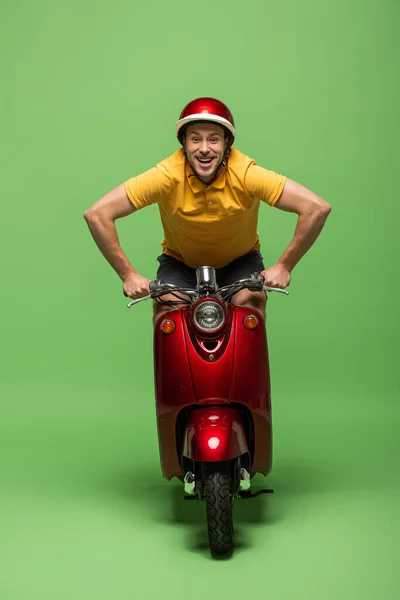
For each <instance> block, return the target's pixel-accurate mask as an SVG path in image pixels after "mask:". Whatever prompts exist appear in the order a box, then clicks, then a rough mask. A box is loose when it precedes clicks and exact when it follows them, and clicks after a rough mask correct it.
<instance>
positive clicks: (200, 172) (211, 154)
mask: <svg viewBox="0 0 400 600" xmlns="http://www.w3.org/2000/svg"><path fill="white" fill-rule="evenodd" d="M227 143H228V140H227V139H225V132H224V129H223V127H220V126H219V125H215V124H214V123H191V124H190V125H188V126H187V128H186V132H185V142H184V148H185V150H186V156H187V159H188V161H189V163H190V166H191V167H192V169H193V171H194V172H195V173H196V175H197V177H198V178H199V179H200V180H201V181H202V182H203V183H211V181H213V179H214V177H215V173H216V171H217V168H218V166H219V164H220V163H221V161H222V158H223V156H224V152H225V148H226V145H227Z"/></svg>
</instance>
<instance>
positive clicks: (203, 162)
mask: <svg viewBox="0 0 400 600" xmlns="http://www.w3.org/2000/svg"><path fill="white" fill-rule="evenodd" d="M176 133H177V137H178V140H179V142H180V143H181V145H182V148H181V149H180V150H177V151H176V152H175V153H174V154H172V156H170V157H169V158H167V159H165V160H164V161H162V162H160V163H159V164H158V165H157V166H156V167H154V168H153V169H150V170H149V171H146V172H145V173H142V174H141V175H138V176H137V177H133V178H132V179H129V180H128V181H126V182H125V183H124V184H121V185H119V186H118V187H116V188H115V189H114V190H112V191H111V192H109V193H108V194H106V195H105V196H104V197H103V198H101V199H100V200H99V201H98V202H96V203H95V204H94V205H93V206H92V207H91V208H89V209H88V210H87V211H86V212H85V215H84V217H85V219H86V222H87V224H88V226H89V229H90V231H91V233H92V236H93V238H94V240H95V242H96V244H97V246H98V247H99V249H100V250H101V252H102V253H103V255H104V256H105V258H106V259H107V260H108V262H109V263H110V264H111V266H112V267H113V268H114V269H115V271H116V272H117V273H118V275H119V277H120V278H121V280H122V281H123V290H124V292H125V294H126V295H127V296H129V297H130V298H140V297H142V296H145V295H148V294H149V283H150V280H149V279H146V278H145V277H143V276H141V275H140V274H139V273H138V272H137V271H136V270H135V269H134V267H133V266H132V265H131V264H130V262H129V260H128V258H127V257H126V255H125V254H124V252H123V251H122V249H121V247H120V245H119V242H118V236H117V232H116V228H115V220H116V219H118V218H121V217H126V216H127V215H129V214H131V213H133V212H135V211H136V210H140V209H141V208H144V207H145V206H148V205H150V204H153V203H157V204H158V207H159V211H160V216H161V220H162V224H163V227H164V236H165V237H164V240H163V242H162V247H163V253H162V255H161V256H159V257H158V261H159V263H160V266H159V268H158V272H157V278H158V279H163V280H164V281H166V282H168V283H175V284H178V285H182V286H186V287H192V288H193V287H195V282H196V277H195V272H196V271H195V270H196V268H197V267H199V266H203V265H208V266H213V267H215V268H216V269H217V281H218V284H219V285H220V286H222V285H228V284H229V283H233V282H234V281H236V280H237V279H242V278H245V277H248V276H249V275H250V274H251V273H254V272H255V271H258V272H261V273H262V275H263V277H264V281H265V284H266V285H268V286H271V287H279V288H285V287H287V286H288V285H289V283H290V280H291V272H292V270H293V268H294V267H295V265H296V264H297V263H298V262H299V260H300V259H301V258H302V257H303V256H304V254H305V253H306V252H307V250H308V249H309V248H310V247H311V245H312V244H313V243H314V242H315V240H316V239H317V237H318V235H319V233H320V232H321V229H322V227H323V226H324V223H325V221H326V218H327V216H328V214H329V212H330V210H331V208H330V206H329V204H327V203H326V202H325V201H324V200H323V199H322V198H320V197H319V196H317V195H316V194H314V193H313V192H312V191H310V190H308V189H306V188H305V187H303V186H301V185H300V184H298V183H296V182H294V181H291V180H290V179H288V178H286V177H284V176H282V175H278V174H277V173H275V172H273V171H268V170H267V169H264V168H262V167H259V166H257V165H256V163H255V161H254V160H252V159H250V158H249V157H247V156H245V155H244V154H242V153H241V152H240V151H239V150H237V149H236V148H232V144H233V142H234V139H235V124H234V120H233V116H232V114H231V112H230V110H229V109H228V107H227V106H226V105H225V104H223V103H222V102H220V101H219V100H216V99H214V98H198V99H196V100H193V101H192V102H190V103H189V104H188V105H187V106H186V107H185V108H184V109H183V111H182V113H181V115H180V118H179V120H178V122H177V124H176ZM260 200H263V201H264V202H266V203H267V204H269V205H270V206H274V207H276V208H278V209H280V210H283V211H287V212H293V213H296V214H297V215H298V221H297V226H296V230H295V233H294V237H293V239H292V241H291V242H290V244H289V246H288V247H287V248H286V250H285V251H284V253H283V254H282V256H281V258H280V259H279V260H278V262H277V263H276V264H275V265H273V266H271V267H269V268H267V269H265V267H264V264H263V262H262V256H261V254H260V252H259V249H260V243H259V238H258V233H257V219H258V209H259V202H260ZM164 299H165V300H174V299H175V298H174V297H173V296H169V295H168V296H164ZM232 301H233V302H234V303H235V304H238V305H241V306H247V307H249V308H251V309H253V310H254V309H255V310H258V311H259V312H260V313H261V314H262V315H263V316H265V304H266V296H265V294H264V293H263V292H250V291H249V290H241V291H240V292H238V293H237V294H235V296H234V297H233V299H232ZM165 310H168V308H167V307H165V306H163V305H160V304H157V303H155V305H154V311H155V319H156V318H157V317H158V316H159V314H160V313H161V312H164V311H165Z"/></svg>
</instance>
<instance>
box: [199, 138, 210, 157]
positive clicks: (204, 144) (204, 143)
mask: <svg viewBox="0 0 400 600" xmlns="http://www.w3.org/2000/svg"><path fill="white" fill-rule="evenodd" d="M200 152H201V153H202V154H208V153H209V149H208V143H207V140H203V141H202V143H201V147H200Z"/></svg>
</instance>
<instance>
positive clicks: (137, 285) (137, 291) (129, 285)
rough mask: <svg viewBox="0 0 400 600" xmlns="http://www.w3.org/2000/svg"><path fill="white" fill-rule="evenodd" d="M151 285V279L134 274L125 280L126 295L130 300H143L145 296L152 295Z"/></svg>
mask: <svg viewBox="0 0 400 600" xmlns="http://www.w3.org/2000/svg"><path fill="white" fill-rule="evenodd" d="M149 285H150V279H146V277H142V276H141V275H139V273H132V274H131V275H128V277H127V278H126V279H124V283H123V288H124V292H125V294H126V295H127V296H128V297H129V298H132V299H133V300H136V299H137V298H143V296H148V295H149V294H150V288H149Z"/></svg>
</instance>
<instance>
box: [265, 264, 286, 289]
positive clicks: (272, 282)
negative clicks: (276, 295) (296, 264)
mask: <svg viewBox="0 0 400 600" xmlns="http://www.w3.org/2000/svg"><path fill="white" fill-rule="evenodd" d="M261 275H262V276H263V277H264V283H265V285H267V286H269V287H276V288H281V289H284V288H285V287H287V286H288V285H289V283H290V280H291V278H292V276H291V274H290V271H289V270H288V269H286V268H285V267H283V266H282V265H279V264H276V265H274V266H273V267H269V268H268V269H265V271H262V273H261Z"/></svg>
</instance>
